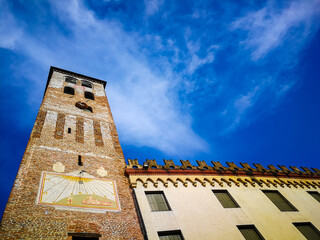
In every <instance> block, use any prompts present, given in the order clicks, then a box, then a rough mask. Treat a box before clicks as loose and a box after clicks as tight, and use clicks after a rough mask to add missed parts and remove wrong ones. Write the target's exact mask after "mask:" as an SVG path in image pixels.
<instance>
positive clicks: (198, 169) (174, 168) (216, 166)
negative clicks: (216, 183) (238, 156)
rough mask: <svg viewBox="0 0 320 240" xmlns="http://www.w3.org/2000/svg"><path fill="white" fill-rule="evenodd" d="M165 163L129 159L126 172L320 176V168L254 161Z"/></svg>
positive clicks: (183, 161) (169, 161)
mask: <svg viewBox="0 0 320 240" xmlns="http://www.w3.org/2000/svg"><path fill="white" fill-rule="evenodd" d="M163 161H164V165H159V164H158V163H157V162H156V160H154V159H153V160H149V159H147V160H146V161H145V162H144V163H143V165H140V164H139V162H138V160H137V159H128V165H127V166H126V173H127V174H128V175H135V174H142V173H145V174H169V175H170V174H173V175H193V174H200V175H206V174H210V175H211V174H213V175H246V176H278V177H299V178H320V170H319V169H317V168H311V170H310V169H309V168H308V167H301V169H299V168H298V167H295V166H289V168H287V167H286V166H283V165H278V167H279V168H276V167H275V166H274V165H268V166H267V168H265V167H263V166H262V165H261V164H258V163H254V164H253V165H254V167H251V166H250V165H249V164H248V163H240V165H241V167H239V166H237V165H236V164H235V163H234V162H226V163H227V165H228V167H225V166H223V165H222V164H221V163H220V162H218V161H216V162H215V161H211V163H212V164H213V166H210V165H208V164H207V163H206V162H205V161H199V160H197V163H198V166H194V165H192V164H191V163H190V161H189V160H180V162H181V166H179V165H176V164H174V162H173V160H171V159H170V160H166V159H164V160H163Z"/></svg>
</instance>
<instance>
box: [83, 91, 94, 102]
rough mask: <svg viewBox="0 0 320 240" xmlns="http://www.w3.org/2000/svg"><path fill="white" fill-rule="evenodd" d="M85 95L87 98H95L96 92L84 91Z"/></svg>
mask: <svg viewBox="0 0 320 240" xmlns="http://www.w3.org/2000/svg"><path fill="white" fill-rule="evenodd" d="M84 97H85V98H87V99H91V100H94V94H93V93H92V92H84Z"/></svg>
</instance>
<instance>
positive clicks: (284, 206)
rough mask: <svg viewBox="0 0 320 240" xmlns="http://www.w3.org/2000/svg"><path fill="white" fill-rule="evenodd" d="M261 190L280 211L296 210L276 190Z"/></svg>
mask: <svg viewBox="0 0 320 240" xmlns="http://www.w3.org/2000/svg"><path fill="white" fill-rule="evenodd" d="M262 192H263V193H264V194H265V195H266V196H267V197H268V198H269V199H270V200H271V201H272V202H273V204H274V205H276V206H277V208H279V210H280V211H281V212H288V211H298V210H297V209H296V208H295V207H294V206H293V205H292V204H291V203H290V202H289V201H288V200H287V199H286V198H285V197H284V196H282V194H281V193H279V192H278V191H276V190H262Z"/></svg>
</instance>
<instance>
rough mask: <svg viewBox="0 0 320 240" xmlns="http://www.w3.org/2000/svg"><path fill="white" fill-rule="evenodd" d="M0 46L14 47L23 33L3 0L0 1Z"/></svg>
mask: <svg viewBox="0 0 320 240" xmlns="http://www.w3.org/2000/svg"><path fill="white" fill-rule="evenodd" d="M0 9H1V11H0V36H1V37H0V47H1V48H7V49H11V50H12V49H14V48H15V47H16V44H17V42H18V41H19V40H20V39H21V36H22V34H23V31H22V28H21V27H19V25H18V23H17V21H16V20H15V18H14V16H13V15H12V14H11V13H10V11H9V9H8V6H7V5H6V3H5V2H4V1H0Z"/></svg>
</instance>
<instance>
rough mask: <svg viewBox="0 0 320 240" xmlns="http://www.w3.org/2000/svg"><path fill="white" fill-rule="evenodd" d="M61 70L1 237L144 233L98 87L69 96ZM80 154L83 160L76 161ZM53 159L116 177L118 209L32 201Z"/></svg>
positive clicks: (16, 185) (44, 105)
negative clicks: (92, 97)
mask: <svg viewBox="0 0 320 240" xmlns="http://www.w3.org/2000/svg"><path fill="white" fill-rule="evenodd" d="M64 76H65V74H64V73H61V72H54V73H53V75H52V78H51V79H53V81H52V82H54V83H52V84H51V83H50V84H49V86H48V88H47V90H46V94H45V97H44V100H43V103H42V105H41V107H40V110H39V114H38V117H37V119H36V123H35V125H34V128H33V131H32V133H31V137H30V139H29V142H28V145H27V148H26V151H25V154H24V156H23V159H22V161H21V165H20V168H19V171H18V174H17V177H16V180H15V183H14V186H13V189H12V191H11V194H10V198H9V200H8V203H7V207H6V210H5V213H4V215H3V218H2V222H1V230H0V238H1V239H10V240H11V239H22V238H23V239H40V238H41V239H71V238H70V237H68V233H72V232H83V233H99V234H101V235H102V237H101V238H100V239H143V237H142V234H141V229H140V227H139V222H138V218H137V214H136V210H135V206H134V203H133V199H132V195H131V190H130V189H129V182H128V179H127V177H126V176H125V175H124V168H125V160H124V157H123V153H122V149H121V146H120V143H119V140H118V135H117V131H116V128H115V125H114V121H113V118H112V115H111V110H110V107H109V104H108V100H107V97H106V96H102V95H103V94H102V91H103V87H102V85H99V84H98V83H95V84H94V88H93V93H94V94H95V100H94V101H93V100H88V99H85V98H84V96H83V91H82V90H81V87H79V86H77V88H76V91H75V95H74V96H72V95H68V94H65V93H63V87H64V86H65V85H66V84H67V83H65V82H64ZM77 101H81V102H85V103H86V104H88V105H89V106H91V107H92V108H93V113H91V112H88V111H84V110H82V109H79V108H77V107H75V103H76V102H77ZM68 128H71V133H68ZM79 155H81V156H82V162H83V166H79V165H78V156H79ZM56 162H61V163H62V164H63V165H64V166H65V171H64V172H65V173H70V172H73V171H77V170H85V171H86V172H87V173H88V174H90V175H93V176H94V177H96V178H101V176H99V175H98V174H97V169H99V168H100V167H104V169H105V170H107V171H108V175H107V176H106V177H105V178H107V179H111V180H115V181H116V184H117V191H118V196H119V201H120V205H121V211H120V212H106V213H92V212H80V211H68V210H56V209H55V208H54V207H52V206H45V205H38V204H36V198H37V194H38V190H39V182H40V177H41V173H42V171H48V172H54V171H53V164H55V163H56Z"/></svg>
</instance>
